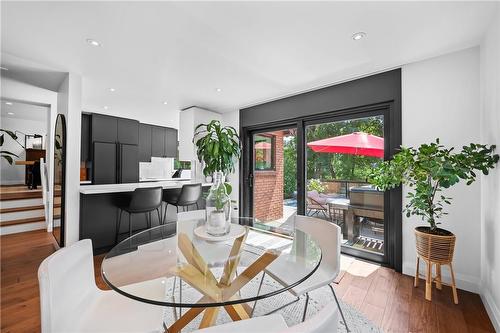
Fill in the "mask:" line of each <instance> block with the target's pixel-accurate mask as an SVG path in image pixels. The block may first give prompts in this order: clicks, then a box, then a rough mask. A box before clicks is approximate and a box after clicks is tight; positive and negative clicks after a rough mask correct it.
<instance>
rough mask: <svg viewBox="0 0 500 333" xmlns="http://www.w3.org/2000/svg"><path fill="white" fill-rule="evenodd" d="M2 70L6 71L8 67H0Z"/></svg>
mask: <svg viewBox="0 0 500 333" xmlns="http://www.w3.org/2000/svg"><path fill="white" fill-rule="evenodd" d="M0 68H1V69H2V70H3V71H8V70H9V69H8V68H7V67H0Z"/></svg>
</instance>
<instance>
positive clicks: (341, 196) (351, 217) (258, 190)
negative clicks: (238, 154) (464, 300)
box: [241, 104, 401, 267]
mask: <svg viewBox="0 0 500 333" xmlns="http://www.w3.org/2000/svg"><path fill="white" fill-rule="evenodd" d="M394 126H395V123H394V122H392V121H391V105H390V104H382V105H376V106H371V107H363V108H356V109H351V110H344V111H343V112H330V113H325V114H321V115H315V116H311V117H303V118H300V119H295V120H293V121H290V122H289V123H288V124H287V125H282V126H279V125H277V124H274V126H273V124H271V126H253V127H248V128H242V139H243V148H244V150H243V163H242V170H243V174H242V177H243V179H242V181H243V183H242V184H243V186H242V207H241V211H242V212H243V214H244V215H245V216H251V217H253V218H254V219H255V220H256V221H257V222H258V223H259V224H261V225H263V226H266V227H272V228H273V229H275V231H279V230H280V229H282V231H284V232H286V233H289V232H290V231H291V230H293V225H292V224H291V220H290V219H289V217H290V216H291V215H293V214H295V213H296V214H301V215H307V216H312V217H316V218H320V219H324V220H327V221H329V222H331V223H334V224H337V225H338V226H339V227H340V228H341V230H342V252H343V253H347V254H350V255H354V256H356V257H359V258H363V259H368V260H371V261H375V262H378V263H382V264H385V265H388V266H391V267H395V266H397V264H396V265H395V262H396V261H397V260H398V258H400V254H401V246H400V242H401V234H400V223H401V205H400V203H398V202H400V195H401V191H400V189H395V190H391V191H387V192H382V191H379V190H378V189H376V188H374V187H373V186H371V185H370V184H369V182H368V173H369V171H370V170H371V169H372V168H373V167H375V166H376V165H377V164H378V163H380V162H381V161H383V160H384V159H388V158H389V157H390V154H389V152H390V151H392V149H391V147H392V146H393V145H394V141H395V140H394V139H393V138H391V132H393V131H394V132H397V131H398V129H394ZM391 207H394V209H391Z"/></svg>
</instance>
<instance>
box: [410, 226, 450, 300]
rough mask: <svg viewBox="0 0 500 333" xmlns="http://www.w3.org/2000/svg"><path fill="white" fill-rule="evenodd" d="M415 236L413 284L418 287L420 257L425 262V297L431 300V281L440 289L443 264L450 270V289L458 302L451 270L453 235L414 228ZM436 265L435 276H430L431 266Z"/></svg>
mask: <svg viewBox="0 0 500 333" xmlns="http://www.w3.org/2000/svg"><path fill="white" fill-rule="evenodd" d="M415 237H416V242H417V266H416V272H415V282H414V286H415V287H418V280H419V263H420V259H422V260H423V261H425V263H426V278H425V299H426V300H428V301H431V300H432V283H433V282H435V283H436V288H437V289H439V290H441V289H442V288H443V287H442V285H443V281H442V278H441V266H443V265H445V266H448V267H449V268H450V272H451V289H452V292H453V302H454V303H455V304H458V295H457V287H456V283H455V273H454V272H453V265H452V261H453V252H454V249H455V240H456V237H455V235H453V234H451V235H450V236H440V235H433V234H429V233H425V232H421V231H419V230H417V229H415ZM433 266H435V267H436V276H435V277H433V276H432V267H433Z"/></svg>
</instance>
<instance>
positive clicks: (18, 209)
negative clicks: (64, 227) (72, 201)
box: [0, 203, 61, 214]
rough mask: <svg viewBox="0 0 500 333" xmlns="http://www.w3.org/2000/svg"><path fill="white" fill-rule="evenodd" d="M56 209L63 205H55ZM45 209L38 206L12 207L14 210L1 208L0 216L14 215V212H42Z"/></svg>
mask: <svg viewBox="0 0 500 333" xmlns="http://www.w3.org/2000/svg"><path fill="white" fill-rule="evenodd" d="M54 207H61V204H60V203H59V204H54ZM40 209H42V210H43V209H44V206H43V205H37V206H25V207H12V208H0V214H6V213H14V212H24V211H28V210H40Z"/></svg>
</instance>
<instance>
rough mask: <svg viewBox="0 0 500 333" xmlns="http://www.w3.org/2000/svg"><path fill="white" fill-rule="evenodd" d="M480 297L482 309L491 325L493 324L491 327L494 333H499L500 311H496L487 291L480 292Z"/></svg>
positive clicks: (496, 307) (495, 306)
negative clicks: (495, 332)
mask: <svg viewBox="0 0 500 333" xmlns="http://www.w3.org/2000/svg"><path fill="white" fill-rule="evenodd" d="M480 296H481V300H482V301H483V304H484V308H485V309H486V312H487V313H488V316H489V317H490V320H491V323H492V324H493V327H495V331H497V332H500V310H499V309H498V306H497V305H496V303H495V301H494V300H493V298H492V297H491V294H490V293H489V292H488V291H485V290H482V291H481V294H480Z"/></svg>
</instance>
